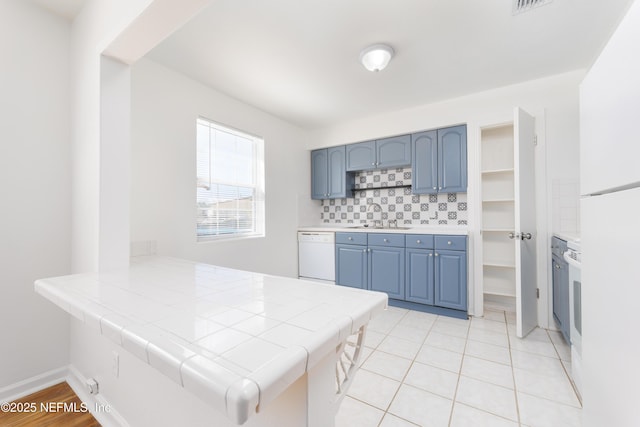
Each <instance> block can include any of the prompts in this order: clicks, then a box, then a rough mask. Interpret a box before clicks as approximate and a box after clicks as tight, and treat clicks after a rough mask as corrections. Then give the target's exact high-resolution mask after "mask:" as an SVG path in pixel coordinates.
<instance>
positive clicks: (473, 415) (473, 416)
mask: <svg viewBox="0 0 640 427" xmlns="http://www.w3.org/2000/svg"><path fill="white" fill-rule="evenodd" d="M449 426H450V427H518V423H516V422H513V421H510V420H507V419H506V418H502V417H498V416H496V415H493V414H490V413H488V412H484V411H481V410H479V409H476V408H472V407H471V406H467V405H463V404H462V403H460V402H456V403H455V404H454V405H453V415H452V417H451V424H449Z"/></svg>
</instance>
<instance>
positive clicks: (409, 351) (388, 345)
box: [377, 336, 421, 359]
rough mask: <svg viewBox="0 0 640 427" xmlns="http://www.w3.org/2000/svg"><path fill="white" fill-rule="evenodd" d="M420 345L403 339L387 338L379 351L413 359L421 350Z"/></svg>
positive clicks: (379, 347)
mask: <svg viewBox="0 0 640 427" xmlns="http://www.w3.org/2000/svg"><path fill="white" fill-rule="evenodd" d="M420 347H421V345H420V343H417V342H414V341H407V340H404V339H402V338H396V337H392V336H387V337H386V338H385V339H384V340H383V341H382V343H380V345H379V346H378V348H377V349H378V350H380V351H384V352H385V353H390V354H395V355H396V356H400V357H404V358H407V359H413V358H414V357H416V354H418V351H419V350H420Z"/></svg>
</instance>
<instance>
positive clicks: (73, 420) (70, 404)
mask: <svg viewBox="0 0 640 427" xmlns="http://www.w3.org/2000/svg"><path fill="white" fill-rule="evenodd" d="M8 405H10V406H9V408H5V406H6V404H5V405H3V406H2V410H0V426H2V427H14V426H34V427H35V426H38V427H41V426H47V427H49V426H52V427H53V426H64V427H100V424H99V423H98V422H97V421H96V419H95V418H93V415H91V414H90V413H89V412H88V411H86V409H87V407H86V406H83V405H82V401H81V400H80V398H79V397H78V396H77V395H76V394H75V393H74V392H73V390H72V389H71V387H69V384H67V383H66V382H63V383H60V384H56V385H54V386H51V387H49V388H46V389H44V390H41V391H38V392H36V393H33V394H30V395H29V396H26V397H23V398H22V399H19V400H15V401H13V402H11V403H9V404H8ZM7 409H9V412H7V411H6V410H7Z"/></svg>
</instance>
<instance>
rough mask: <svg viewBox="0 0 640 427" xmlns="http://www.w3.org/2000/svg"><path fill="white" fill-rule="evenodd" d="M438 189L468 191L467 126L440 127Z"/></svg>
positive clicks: (443, 191) (452, 191) (455, 191)
mask: <svg viewBox="0 0 640 427" xmlns="http://www.w3.org/2000/svg"><path fill="white" fill-rule="evenodd" d="M438 191H439V192H442V193H459V192H465V191H467V126H466V125H461V126H454V127H450V128H445V129H438Z"/></svg>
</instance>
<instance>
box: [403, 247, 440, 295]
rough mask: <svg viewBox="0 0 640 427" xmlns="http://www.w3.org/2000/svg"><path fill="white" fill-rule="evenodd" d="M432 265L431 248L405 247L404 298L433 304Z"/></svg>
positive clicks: (433, 277) (433, 274) (433, 275)
mask: <svg viewBox="0 0 640 427" xmlns="http://www.w3.org/2000/svg"><path fill="white" fill-rule="evenodd" d="M434 267H435V265H434V258H433V250H430V249H412V248H407V253H406V295H405V300H407V301H411V302H417V303H420V304H429V305H433V303H434V289H433V287H434V279H435V273H434Z"/></svg>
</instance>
